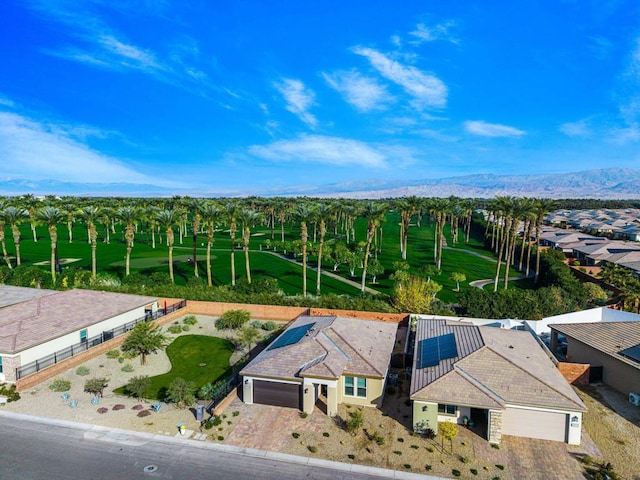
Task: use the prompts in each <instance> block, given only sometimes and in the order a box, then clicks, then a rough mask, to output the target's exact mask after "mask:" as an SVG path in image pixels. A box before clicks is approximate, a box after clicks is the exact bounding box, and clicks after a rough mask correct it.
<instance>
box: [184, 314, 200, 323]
mask: <svg viewBox="0 0 640 480" xmlns="http://www.w3.org/2000/svg"><path fill="white" fill-rule="evenodd" d="M182 323H184V324H186V325H195V324H196V323H198V319H197V318H196V316H195V315H187V316H186V317H184V320H182Z"/></svg>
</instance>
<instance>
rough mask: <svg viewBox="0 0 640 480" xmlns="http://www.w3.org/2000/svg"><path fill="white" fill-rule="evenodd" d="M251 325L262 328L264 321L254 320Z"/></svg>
mask: <svg viewBox="0 0 640 480" xmlns="http://www.w3.org/2000/svg"><path fill="white" fill-rule="evenodd" d="M249 325H250V326H252V327H253V328H262V322H261V321H260V320H254V321H253V322H251V323H250V324H249Z"/></svg>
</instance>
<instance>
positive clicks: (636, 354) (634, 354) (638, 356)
mask: <svg viewBox="0 0 640 480" xmlns="http://www.w3.org/2000/svg"><path fill="white" fill-rule="evenodd" d="M619 353H620V355H622V356H624V357H627V358H630V359H631V360H634V361H636V362H640V344H639V345H636V346H634V347H629V348H625V349H624V350H621V351H620V352H619Z"/></svg>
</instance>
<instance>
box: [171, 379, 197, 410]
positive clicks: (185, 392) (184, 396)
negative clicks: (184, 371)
mask: <svg viewBox="0 0 640 480" xmlns="http://www.w3.org/2000/svg"><path fill="white" fill-rule="evenodd" d="M195 390H196V389H195V385H194V384H193V382H188V381H187V380H185V379H184V378H180V377H177V378H174V379H173V380H172V381H171V383H170V384H169V388H167V396H166V399H167V400H168V401H170V402H173V403H175V404H176V406H177V407H178V408H186V407H187V406H188V405H192V404H193V403H195V401H196V393H195Z"/></svg>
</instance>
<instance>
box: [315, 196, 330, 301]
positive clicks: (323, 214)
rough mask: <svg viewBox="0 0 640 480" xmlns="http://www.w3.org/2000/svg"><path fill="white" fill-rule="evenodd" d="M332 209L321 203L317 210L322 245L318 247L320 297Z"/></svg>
mask: <svg viewBox="0 0 640 480" xmlns="http://www.w3.org/2000/svg"><path fill="white" fill-rule="evenodd" d="M331 212H332V207H331V206H330V205H328V204H326V203H321V204H319V205H318V208H317V209H316V215H317V217H318V219H319V221H320V245H319V246H318V271H317V275H316V295H320V282H321V278H322V251H323V249H324V237H325V235H326V234H327V222H326V218H327V217H328V216H329V215H330V214H331Z"/></svg>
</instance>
